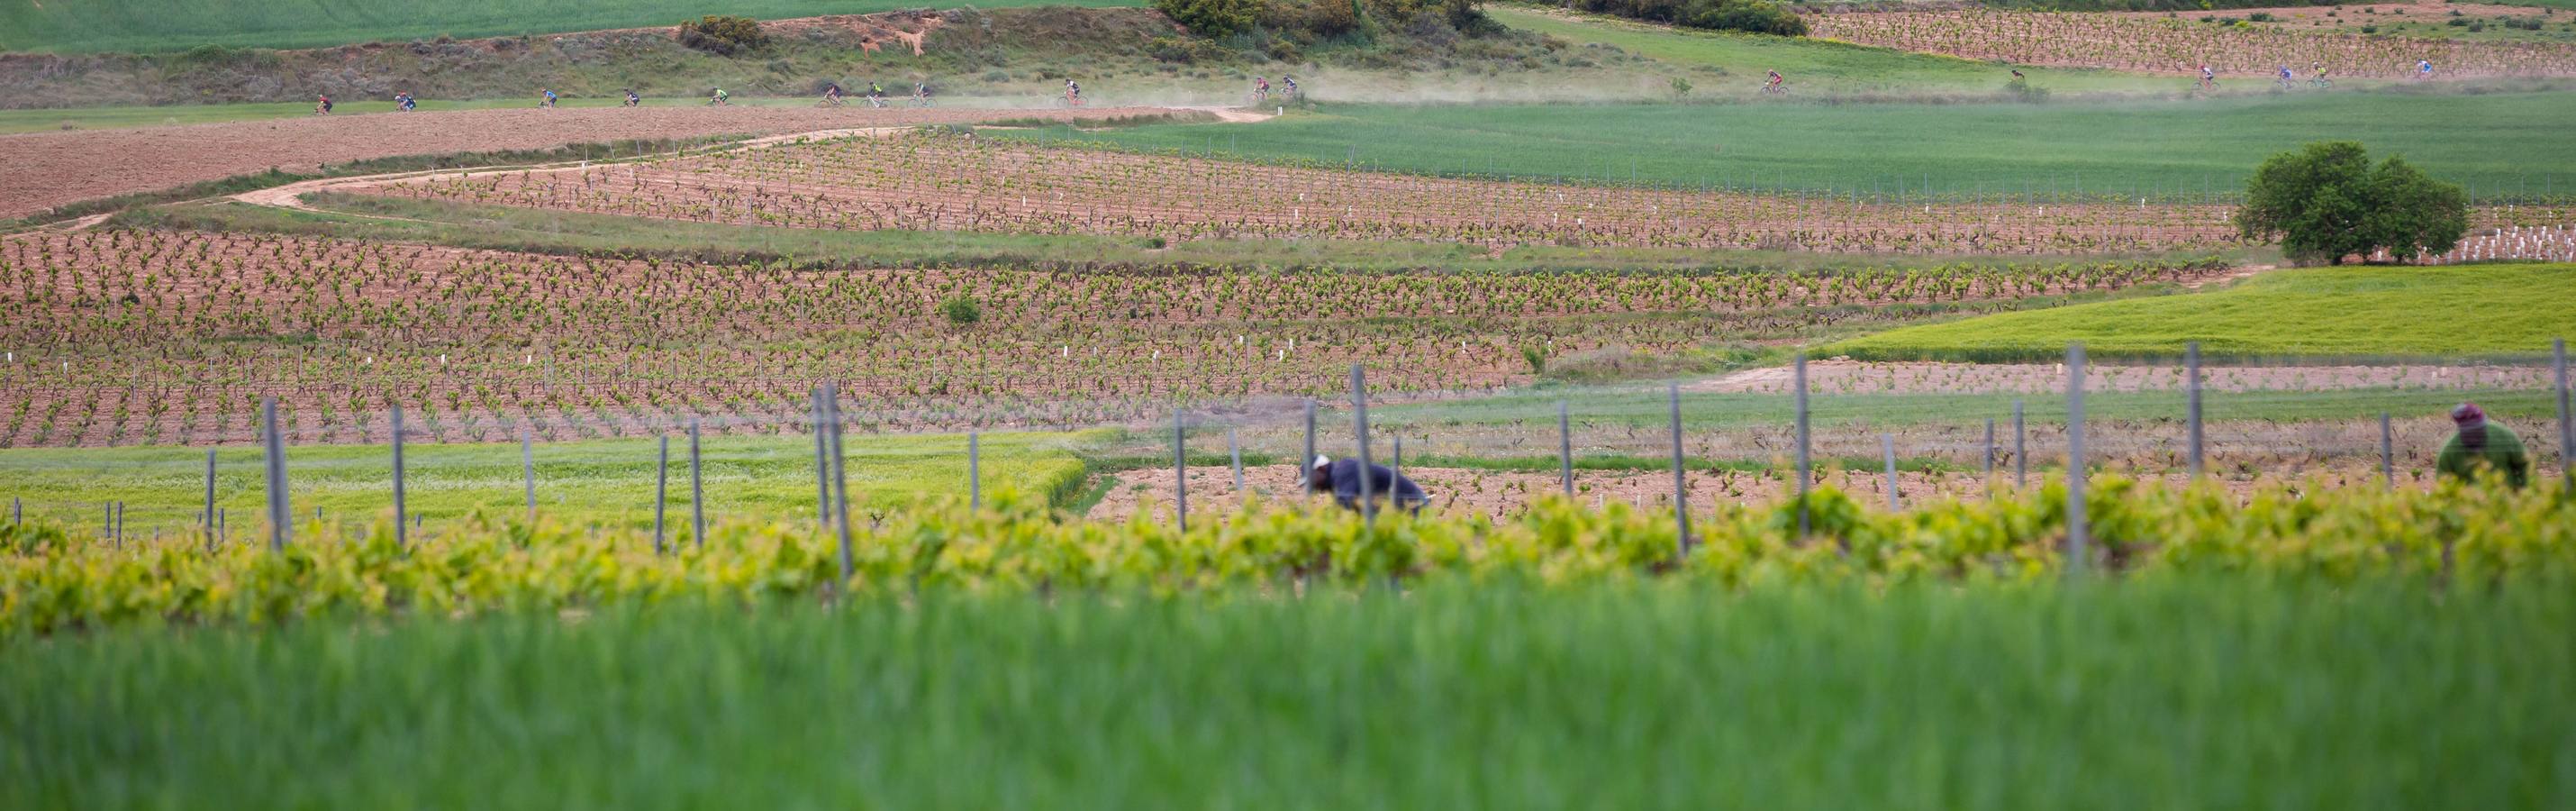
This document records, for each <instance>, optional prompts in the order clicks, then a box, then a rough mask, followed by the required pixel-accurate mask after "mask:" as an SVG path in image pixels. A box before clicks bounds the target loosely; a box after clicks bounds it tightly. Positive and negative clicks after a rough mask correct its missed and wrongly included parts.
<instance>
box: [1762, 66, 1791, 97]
mask: <svg viewBox="0 0 2576 811" xmlns="http://www.w3.org/2000/svg"><path fill="white" fill-rule="evenodd" d="M1766 72H1767V73H1769V74H1770V76H1769V78H1768V79H1766V80H1765V81H1763V83H1762V92H1764V93H1778V92H1780V84H1781V83H1782V82H1785V81H1787V80H1786V79H1783V78H1781V77H1780V71H1779V70H1777V69H1774V70H1770V71H1766Z"/></svg>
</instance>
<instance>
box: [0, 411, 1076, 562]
mask: <svg viewBox="0 0 2576 811" xmlns="http://www.w3.org/2000/svg"><path fill="white" fill-rule="evenodd" d="M415 416H416V415H415ZM675 433H676V432H675ZM1099 439H1100V437H1097V436H1091V435H1069V434H1028V433H1011V434H994V435H991V436H987V437H985V438H984V439H983V442H982V446H983V448H982V449H983V470H982V474H983V480H984V486H985V487H986V488H987V489H988V490H989V489H994V488H1002V487H1009V488H1013V489H1016V490H1018V491H1020V492H1022V493H1028V494H1035V495H1038V496H1041V497H1056V496H1062V495H1066V494H1068V493H1069V491H1070V490H1071V488H1073V487H1074V486H1075V485H1076V484H1078V483H1079V480H1080V479H1081V477H1082V473H1083V467H1082V463H1081V462H1080V461H1078V460H1076V459H1075V458H1074V456H1073V450H1074V448H1076V447H1077V446H1079V445H1083V444H1087V443H1092V442H1096V441H1098V440H1099ZM810 443H811V440H810V439H809V438H806V437H802V436H796V437H713V436H711V437H707V438H706V439H704V440H703V441H702V443H701V447H702V449H703V450H702V453H703V455H704V459H705V478H706V490H707V509H708V511H709V512H710V513H712V514H718V515H724V516H729V517H732V518H737V519H739V518H749V517H755V516H758V517H769V518H779V519H791V518H793V517H795V516H798V515H808V514H811V513H812V511H813V508H814V446H813V445H812V444H810ZM843 445H844V447H843V450H845V451H846V452H848V454H849V461H848V462H847V463H846V464H845V468H846V470H847V472H848V476H849V479H850V500H851V501H852V502H853V503H860V504H866V505H872V506H876V507H890V506H901V505H906V504H910V503H912V502H914V501H917V500H920V499H923V498H934V497H938V498H944V497H950V496H961V497H962V496H963V495H964V494H965V484H966V438H965V437H963V436H850V437H848V438H846V439H845V440H844V442H843ZM655 450H656V446H655V444H654V442H653V441H652V440H647V439H626V440H603V441H590V442H561V443H542V444H539V445H537V446H536V448H535V456H536V466H537V502H538V508H539V509H540V510H543V511H544V512H545V513H546V514H547V515H550V516H553V517H555V518H557V519H559V520H563V521H566V522H582V521H606V522H612V523H620V524H626V525H634V524H636V523H638V522H641V523H644V524H648V525H649V524H650V523H651V522H652V520H653V482H654V468H653V460H654V458H655ZM391 453H392V452H391V450H389V449H388V448H386V447H385V446H382V445H372V446H351V445H331V446H308V447H290V448H288V449H287V451H286V458H287V463H288V469H287V488H288V491H289V493H290V498H291V499H292V501H293V504H294V510H295V514H296V515H297V516H299V517H310V516H311V515H312V514H313V511H314V510H315V509H317V508H318V509H320V510H322V512H323V514H324V516H325V517H326V519H328V520H331V521H335V522H355V523H360V524H364V523H368V522H372V521H376V520H379V519H381V518H383V517H384V516H386V515H389V514H390V512H391V510H392V509H393V494H392V490H391V485H390V484H389V482H391V481H392V478H393V477H392V471H393V461H392V456H391ZM216 456H217V470H216V474H215V499H216V500H215V503H216V506H218V507H221V508H223V509H225V510H226V511H227V512H228V513H229V516H228V518H229V519H230V521H231V523H232V529H233V532H234V533H235V534H236V535H237V536H238V535H240V534H242V533H255V532H258V531H259V530H258V527H260V526H261V525H262V522H261V519H260V515H261V511H262V510H264V509H266V508H265V506H264V505H265V504H266V503H267V501H266V499H267V498H268V496H267V492H266V487H265V485H264V479H263V478H262V477H263V475H264V474H263V473H262V470H261V462H260V451H259V449H258V448H255V447H235V448H224V449H222V450H220V451H218V452H217V454H216ZM404 457H405V458H404V463H405V468H406V470H408V471H409V484H408V492H407V493H406V494H405V496H406V498H405V501H406V506H407V507H408V508H409V509H410V511H412V512H415V513H426V514H427V515H428V516H429V519H430V521H431V523H432V525H433V526H432V529H435V528H436V527H435V524H436V523H437V522H438V521H439V520H441V519H449V518H456V517H460V516H463V515H465V514H467V513H471V512H474V511H477V510H481V511H485V512H488V513H494V514H498V515H503V516H517V515H519V514H520V513H521V511H523V510H525V509H526V507H525V491H524V489H523V488H524V485H523V484H522V482H521V479H520V468H519V446H517V445H513V444H501V445H436V444H425V443H418V442H415V443H412V444H410V445H409V446H408V447H406V448H405V449H404ZM671 461H672V467H671V481H670V487H671V489H670V497H671V501H670V505H671V506H670V508H669V509H670V510H671V511H672V512H671V514H672V515H675V516H678V517H679V518H678V519H676V520H677V521H678V522H680V523H685V522H686V521H687V517H688V514H689V513H688V503H689V479H688V476H689V468H688V440H687V437H686V435H685V434H679V435H677V436H675V438H674V439H673V440H672V442H671ZM205 475H206V451H205V449H204V448H171V447H126V448H80V449H9V450H0V499H8V498H15V499H21V500H22V501H23V506H24V508H25V510H26V515H27V518H28V519H29V520H36V519H45V520H52V521H59V522H61V523H63V524H65V525H69V526H86V527H96V526H98V523H99V521H100V518H101V509H102V505H104V504H106V503H108V502H113V501H123V502H126V503H127V507H126V513H125V520H126V523H127V525H128V527H129V532H135V533H144V532H149V531H150V530H151V529H153V528H168V529H178V528H182V527H186V526H188V525H190V524H191V522H193V521H195V520H196V519H195V516H196V514H197V511H198V509H199V506H200V505H202V504H203V503H204V499H205Z"/></svg>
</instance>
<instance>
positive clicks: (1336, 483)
mask: <svg viewBox="0 0 2576 811" xmlns="http://www.w3.org/2000/svg"><path fill="white" fill-rule="evenodd" d="M1363 483H1365V484H1366V485H1367V494H1368V496H1369V497H1371V498H1385V499H1387V500H1388V501H1389V502H1391V503H1393V504H1394V505H1395V508H1396V509H1399V510H1403V511H1405V512H1409V513H1415V514H1420V513H1421V512H1422V505H1424V504H1429V503H1431V494H1429V493H1425V492H1423V491H1422V486H1421V485H1417V484H1414V483H1413V480H1412V479H1408V478H1405V477H1404V475H1403V474H1400V473H1397V472H1395V470H1394V469H1392V468H1389V467H1387V466H1385V465H1378V464H1372V465H1369V466H1368V473H1367V478H1366V479H1362V478H1361V473H1360V460H1357V459H1334V458H1332V457H1328V456H1320V455H1319V456H1316V457H1315V461H1313V462H1311V463H1308V464H1307V466H1306V491H1307V492H1310V493H1331V494H1333V501H1334V503H1337V504H1340V505H1342V507H1343V508H1344V509H1349V510H1358V509H1359V508H1360V497H1361V489H1362V488H1361V485H1362V484H1363Z"/></svg>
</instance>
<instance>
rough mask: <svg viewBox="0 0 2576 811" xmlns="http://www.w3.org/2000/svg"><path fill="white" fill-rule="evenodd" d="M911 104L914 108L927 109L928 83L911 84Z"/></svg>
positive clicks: (928, 97)
mask: <svg viewBox="0 0 2576 811" xmlns="http://www.w3.org/2000/svg"><path fill="white" fill-rule="evenodd" d="M912 104H913V106H915V107H928V106H930V83H929V82H926V81H916V82H913V83H912Z"/></svg>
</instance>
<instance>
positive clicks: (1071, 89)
mask: <svg viewBox="0 0 2576 811" xmlns="http://www.w3.org/2000/svg"><path fill="white" fill-rule="evenodd" d="M1064 103H1065V104H1068V105H1072V106H1075V107H1080V106H1082V85H1079V84H1075V83H1074V81H1073V80H1072V79H1066V80H1064Z"/></svg>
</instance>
